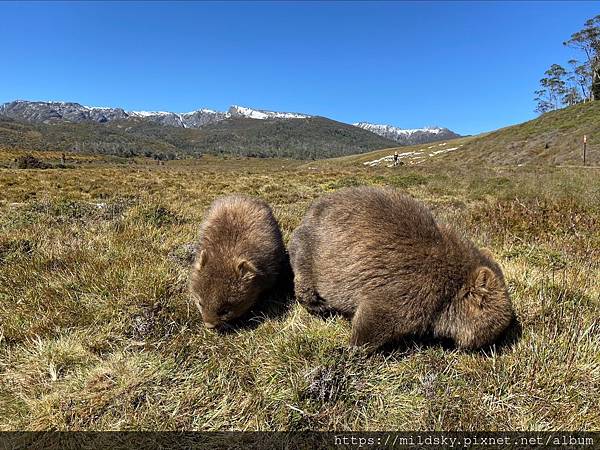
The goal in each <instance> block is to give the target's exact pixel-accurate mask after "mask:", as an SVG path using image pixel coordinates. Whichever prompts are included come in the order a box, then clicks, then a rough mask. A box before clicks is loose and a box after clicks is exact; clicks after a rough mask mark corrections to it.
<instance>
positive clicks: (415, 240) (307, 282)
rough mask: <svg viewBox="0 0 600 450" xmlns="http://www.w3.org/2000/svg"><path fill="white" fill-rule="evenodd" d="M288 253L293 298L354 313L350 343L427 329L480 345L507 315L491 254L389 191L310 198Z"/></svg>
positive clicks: (314, 308)
mask: <svg viewBox="0 0 600 450" xmlns="http://www.w3.org/2000/svg"><path fill="white" fill-rule="evenodd" d="M289 253H290V258H291V264H292V268H293V270H294V285H295V287H294V289H295V294H296V298H297V299H298V301H299V302H300V303H301V304H303V305H304V306H305V307H306V308H307V309H308V310H309V311H311V312H315V313H331V312H334V313H341V314H343V315H345V316H347V317H349V318H352V337H351V341H350V342H351V344H353V345H368V346H370V347H373V348H377V347H380V346H382V345H383V344H385V343H388V342H392V341H396V340H398V339H400V338H402V337H404V336H409V335H417V336H419V335H433V336H434V337H438V338H449V339H452V340H453V341H454V342H455V344H456V345H458V346H459V347H461V348H467V349H471V348H478V347H481V346H484V345H487V344H490V343H492V342H493V341H494V340H495V339H496V338H497V337H498V336H499V335H500V334H501V333H502V332H503V331H504V330H505V329H506V328H507V327H508V325H509V323H510V322H511V320H512V317H513V310H512V306H511V302H510V299H509V295H508V292H507V289H506V285H505V282H504V277H503V275H502V271H501V270H500V267H499V266H498V264H496V263H495V262H494V261H493V259H492V258H491V255H490V254H489V253H488V252H486V251H485V250H484V251H480V250H478V249H477V248H476V247H475V246H474V245H473V244H472V243H471V242H469V241H468V240H465V239H463V238H461V237H460V236H459V235H458V234H456V233H455V232H453V231H452V230H450V229H449V228H448V227H445V226H439V225H437V224H436V222H435V220H434V218H433V216H432V215H431V213H430V212H429V210H427V208H425V206H423V205H421V204H420V203H418V202H417V201H415V200H413V199H411V198H410V197H408V196H406V195H403V194H401V193H400V192H397V191H395V190H392V189H378V188H368V187H359V188H349V189H344V190H341V191H338V192H336V193H333V194H331V195H328V196H325V197H323V198H320V199H319V200H317V201H315V202H314V203H313V205H312V206H311V207H310V209H309V210H308V212H307V214H306V216H305V217H304V219H303V221H302V223H301V224H300V226H299V227H298V228H297V229H296V230H295V231H294V233H293V235H292V237H291V242H290V246H289Z"/></svg>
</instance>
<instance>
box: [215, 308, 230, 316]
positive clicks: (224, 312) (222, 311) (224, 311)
mask: <svg viewBox="0 0 600 450" xmlns="http://www.w3.org/2000/svg"><path fill="white" fill-rule="evenodd" d="M229 313H231V310H230V309H229V308H221V309H220V310H219V312H218V314H219V316H226V315H228V314H229Z"/></svg>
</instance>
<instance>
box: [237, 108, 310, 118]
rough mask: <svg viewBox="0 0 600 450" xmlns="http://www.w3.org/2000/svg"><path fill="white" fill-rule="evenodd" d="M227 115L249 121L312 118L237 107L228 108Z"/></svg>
mask: <svg viewBox="0 0 600 450" xmlns="http://www.w3.org/2000/svg"><path fill="white" fill-rule="evenodd" d="M227 113H228V114H229V115H230V116H231V117H247V118H249V119H307V118H309V117H312V116H309V115H307V114H299V113H290V112H276V111H264V110H262V109H252V108H246V107H244V106H238V105H233V106H230V107H229V110H228V111H227Z"/></svg>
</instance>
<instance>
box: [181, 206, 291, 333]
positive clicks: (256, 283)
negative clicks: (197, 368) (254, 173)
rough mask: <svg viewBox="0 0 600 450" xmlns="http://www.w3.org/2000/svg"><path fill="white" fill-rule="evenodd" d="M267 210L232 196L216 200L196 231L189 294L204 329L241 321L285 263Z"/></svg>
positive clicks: (270, 284) (274, 227) (269, 210)
mask: <svg viewBox="0 0 600 450" xmlns="http://www.w3.org/2000/svg"><path fill="white" fill-rule="evenodd" d="M284 257H285V247H284V245H283V239H282V237H281V231H280V229H279V225H278V224H277V221H276V219H275V217H274V216H273V212H272V211H271V208H270V207H269V205H267V204H266V203H265V202H263V201H262V200H259V199H256V198H251V197H244V196H240V195H233V196H229V197H222V198H220V199H217V200H216V201H215V202H214V203H213V204H212V206H211V207H210V209H209V211H208V212H207V214H206V217H205V220H204V222H203V224H202V226H201V228H200V240H199V244H198V248H197V251H196V256H195V260H194V264H193V265H192V269H191V273H190V283H189V286H190V293H191V296H192V299H193V300H194V301H195V303H196V305H197V307H198V308H199V309H200V312H201V314H202V318H203V320H204V323H205V325H206V326H207V327H209V328H215V327H220V326H222V325H224V324H226V323H228V322H231V321H233V320H234V319H237V318H239V317H240V316H242V315H244V313H246V312H247V311H248V310H249V309H250V308H252V307H253V306H254V305H255V303H256V302H257V301H258V300H259V299H260V297H261V295H262V294H263V293H264V292H265V291H267V290H268V289H270V288H271V287H272V286H273V285H274V284H275V282H276V280H277V277H278V276H279V274H280V271H281V269H282V265H283V263H284V261H285V259H284Z"/></svg>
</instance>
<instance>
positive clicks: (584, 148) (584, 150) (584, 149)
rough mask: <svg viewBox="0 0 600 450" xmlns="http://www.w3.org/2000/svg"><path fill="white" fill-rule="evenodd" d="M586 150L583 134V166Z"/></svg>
mask: <svg viewBox="0 0 600 450" xmlns="http://www.w3.org/2000/svg"><path fill="white" fill-rule="evenodd" d="M586 150H587V135H585V134H584V135H583V165H584V166H585V153H586Z"/></svg>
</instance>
